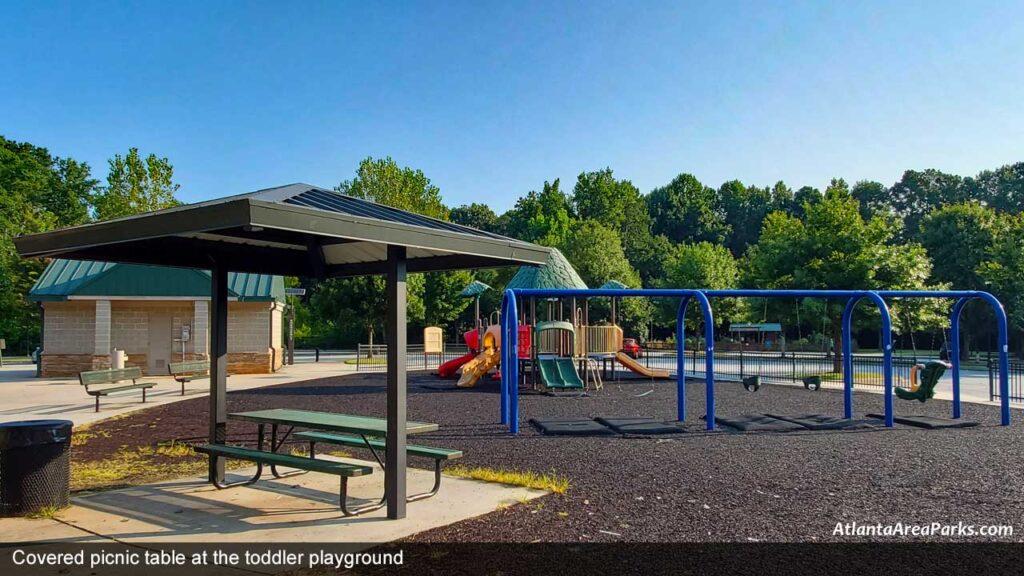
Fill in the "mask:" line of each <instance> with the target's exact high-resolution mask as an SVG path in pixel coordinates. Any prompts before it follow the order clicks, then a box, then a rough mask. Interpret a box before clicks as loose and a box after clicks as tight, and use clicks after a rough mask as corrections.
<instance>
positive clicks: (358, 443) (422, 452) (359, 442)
mask: <svg viewBox="0 0 1024 576" xmlns="http://www.w3.org/2000/svg"><path fill="white" fill-rule="evenodd" d="M294 436H295V438H296V439H299V440H306V441H308V442H309V455H310V457H313V456H314V454H315V449H316V443H317V442H323V443H324V444H333V445H336V446H349V447H352V448H369V450H370V452H372V453H373V457H374V459H375V460H377V463H378V464H380V467H381V468H383V467H384V463H383V462H381V459H380V458H379V457H378V455H377V450H384V449H385V448H386V447H387V444H386V443H385V442H384V440H378V439H375V438H365V437H361V436H349V435H346V434H331V433H328V432H312V431H311V432H298V433H296V434H295V435H294ZM405 453H406V454H408V455H409V456H419V457H421V458H429V459H431V460H433V461H434V486H433V487H432V488H431V489H430V491H428V492H423V493H422V494H413V495H411V496H409V497H407V498H406V501H408V502H415V501H416V500H422V499H424V498H430V497H431V496H433V495H435V494H437V491H438V490H439V489H440V488H441V464H442V463H443V462H446V461H448V460H456V459H458V458H462V451H461V450H451V449H448V448H434V447H432V446H414V445H411V444H406V446H405Z"/></svg>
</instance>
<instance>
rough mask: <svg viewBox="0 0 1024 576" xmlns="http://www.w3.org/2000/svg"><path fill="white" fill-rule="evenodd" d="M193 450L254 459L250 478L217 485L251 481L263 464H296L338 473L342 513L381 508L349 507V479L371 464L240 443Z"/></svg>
mask: <svg viewBox="0 0 1024 576" xmlns="http://www.w3.org/2000/svg"><path fill="white" fill-rule="evenodd" d="M195 451H196V452H202V453H204V454H210V455H213V456H220V457H223V458H231V459H234V460H246V461H249V462H255V463H256V474H255V475H254V476H253V477H252V478H250V479H248V480H244V481H241V482H235V483H231V484H225V483H220V482H214V485H215V486H216V487H217V488H228V487H231V486H239V485H244V484H252V483H253V482H256V481H257V480H259V479H260V476H261V475H262V472H263V465H264V464H267V465H270V466H286V467H288V468H296V469H298V470H307V471H310V472H321V473H323V474H334V475H335V476H338V477H339V478H340V479H341V486H340V489H339V494H338V501H339V505H340V507H341V511H342V513H343V514H344V515H345V516H354V515H356V514H359V513H361V512H364V511H369V510H370V509H373V510H376V509H378V508H380V506H377V505H373V506H371V507H367V508H365V509H359V510H351V509H349V507H348V479H349V478H355V477H357V476H366V475H369V474H372V473H373V468H371V467H370V466H363V465H361V464H349V463H347V462H337V461H334V460H320V459H317V458H313V457H312V456H310V457H306V456H294V455H292V454H282V453H279V452H269V451H266V450H256V449H253V448H244V447H241V446H228V445H226V444H204V445H202V446H197V447H196V448H195Z"/></svg>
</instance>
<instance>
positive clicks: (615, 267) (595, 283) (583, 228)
mask: <svg viewBox="0 0 1024 576" xmlns="http://www.w3.org/2000/svg"><path fill="white" fill-rule="evenodd" d="M560 249H561V251H562V253H563V254H564V255H565V257H566V258H567V259H568V260H569V262H570V263H571V264H572V265H573V268H575V269H576V272H578V273H579V275H580V278H582V279H583V281H584V282H586V284H587V286H591V287H595V288H596V287H599V286H601V285H603V284H604V283H605V282H607V281H609V280H616V281H619V282H622V283H623V284H625V285H626V286H629V287H631V288H639V287H640V275H639V274H637V272H636V270H634V269H633V267H632V266H630V264H629V260H627V259H626V254H625V252H624V251H623V249H622V241H621V239H620V238H619V234H618V232H616V231H615V230H614V229H612V228H610V227H608V226H605V225H604V224H602V223H600V222H598V221H596V220H585V221H583V222H580V223H578V224H577V225H576V226H574V227H573V231H572V233H571V234H570V235H569V237H568V239H567V240H566V242H565V244H563V245H562V246H561V247H560ZM590 310H591V318H592V319H594V318H597V317H601V316H608V314H609V312H610V308H609V306H608V302H607V301H606V299H603V298H602V299H594V300H592V301H591V304H590ZM650 317H651V307H650V303H649V302H646V301H645V300H644V299H639V298H627V299H624V300H623V301H622V306H621V308H620V313H619V320H620V322H621V324H622V326H623V329H624V330H626V331H627V333H631V334H646V333H647V327H648V325H649V323H650Z"/></svg>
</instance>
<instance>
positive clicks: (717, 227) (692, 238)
mask: <svg viewBox="0 0 1024 576" xmlns="http://www.w3.org/2000/svg"><path fill="white" fill-rule="evenodd" d="M647 207H648V210H649V212H650V214H651V233H652V234H655V235H658V234H663V235H664V236H666V237H667V238H668V239H669V240H671V241H672V242H674V243H677V244H678V243H691V242H701V241H708V242H713V243H716V244H721V243H723V242H724V241H725V239H726V238H727V237H728V236H729V232H730V229H729V225H728V224H727V223H726V221H725V214H724V213H723V211H722V209H721V206H720V205H719V203H718V198H717V195H716V194H715V191H714V190H713V189H712V188H709V187H707V186H705V185H703V184H701V183H700V181H699V180H697V178H696V177H694V176H693V175H692V174H680V175H679V176H676V178H675V179H674V180H672V182H670V183H669V184H668V185H667V186H663V187H661V188H656V189H655V190H653V191H652V192H651V194H650V195H649V196H648V197H647Z"/></svg>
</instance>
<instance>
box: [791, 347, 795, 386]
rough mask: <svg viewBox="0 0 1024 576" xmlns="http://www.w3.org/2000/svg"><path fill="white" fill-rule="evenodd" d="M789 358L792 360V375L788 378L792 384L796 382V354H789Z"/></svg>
mask: <svg viewBox="0 0 1024 576" xmlns="http://www.w3.org/2000/svg"><path fill="white" fill-rule="evenodd" d="M790 358H792V359H793V361H792V366H793V371H792V375H793V377H792V378H790V380H792V381H793V382H796V352H793V353H791V354H790Z"/></svg>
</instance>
